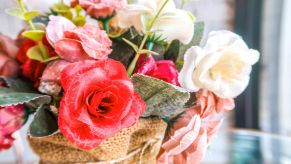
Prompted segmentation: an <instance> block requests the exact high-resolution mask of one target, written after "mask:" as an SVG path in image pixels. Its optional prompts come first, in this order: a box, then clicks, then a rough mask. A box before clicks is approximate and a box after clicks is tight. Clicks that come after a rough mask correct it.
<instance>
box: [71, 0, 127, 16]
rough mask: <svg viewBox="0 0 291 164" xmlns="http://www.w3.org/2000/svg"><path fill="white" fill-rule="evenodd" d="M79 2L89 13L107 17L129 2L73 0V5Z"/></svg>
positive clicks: (117, 0) (119, 0) (122, 0)
mask: <svg viewBox="0 0 291 164" xmlns="http://www.w3.org/2000/svg"><path fill="white" fill-rule="evenodd" d="M77 4H79V5H80V6H81V7H82V8H83V9H85V10H86V12H87V14H88V15H91V16H92V17H95V18H100V17H101V18H106V17H109V16H111V15H113V13H114V12H115V11H116V10H117V9H119V8H121V7H122V6H124V5H126V4H127V1H126V0H73V1H72V3H71V6H73V7H74V6H76V5H77Z"/></svg>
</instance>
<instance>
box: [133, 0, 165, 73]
mask: <svg viewBox="0 0 291 164" xmlns="http://www.w3.org/2000/svg"><path fill="white" fill-rule="evenodd" d="M168 2H169V0H166V1H165V2H164V3H163V5H162V7H161V8H160V9H159V11H158V12H157V14H156V15H155V17H154V19H153V20H152V22H151V24H150V26H149V28H148V29H147V32H145V35H144V38H143V40H142V42H141V44H140V46H139V51H140V50H142V49H143V47H144V46H145V44H146V41H147V39H148V37H149V35H150V31H151V29H152V27H153V26H154V24H155V23H156V21H157V19H158V17H159V16H160V14H161V13H162V11H163V9H164V8H165V6H166V5H167V3H168ZM152 46H153V45H152ZM140 55H141V54H139V52H136V55H135V57H134V59H133V60H132V61H131V63H130V65H129V67H128V68H127V74H128V76H129V77H130V76H131V75H132V73H133V71H134V69H135V66H136V63H137V61H138V59H139V57H140Z"/></svg>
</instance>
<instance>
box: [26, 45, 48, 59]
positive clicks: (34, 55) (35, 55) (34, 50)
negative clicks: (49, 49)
mask: <svg viewBox="0 0 291 164" xmlns="http://www.w3.org/2000/svg"><path fill="white" fill-rule="evenodd" d="M27 57H29V58H30V59H33V60H37V61H40V62H43V61H45V60H46V59H45V58H43V57H42V52H41V50H40V48H39V46H38V45H36V46H33V47H31V48H30V49H29V50H28V51H27Z"/></svg>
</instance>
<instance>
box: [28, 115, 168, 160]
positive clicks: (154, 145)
mask: <svg viewBox="0 0 291 164" xmlns="http://www.w3.org/2000/svg"><path fill="white" fill-rule="evenodd" d="M166 127H167V124H166V123H165V122H164V121H163V120H161V119H158V118H147V119H140V120H139V121H138V122H137V123H136V124H135V125H134V126H132V127H130V128H126V129H123V130H122V131H120V132H119V133H117V134H116V135H115V136H113V137H111V138H108V139H107V140H105V141H103V142H102V143H101V144H100V145H99V146H98V147H97V148H94V149H91V150H82V149H80V148H78V147H76V146H74V145H73V144H71V143H70V142H69V141H68V140H67V139H66V138H65V137H64V136H63V135H62V134H61V133H57V134H54V135H51V136H48V137H41V138H34V137H31V136H28V141H29V143H30V146H31V148H32V149H33V151H34V152H35V153H36V154H37V155H38V156H39V157H40V163H96V164H99V163H100V164H109V163H114V164H115V163H117V164H152V163H155V161H156V157H157V155H158V153H159V150H160V147H161V143H162V140H163V138H164V133H165V130H166Z"/></svg>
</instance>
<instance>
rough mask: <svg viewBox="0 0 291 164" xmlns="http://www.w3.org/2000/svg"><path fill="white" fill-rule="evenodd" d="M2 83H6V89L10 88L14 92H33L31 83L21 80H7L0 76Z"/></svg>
mask: <svg viewBox="0 0 291 164" xmlns="http://www.w3.org/2000/svg"><path fill="white" fill-rule="evenodd" d="M0 81H2V82H4V85H5V87H8V88H10V89H12V90H14V91H19V92H29V91H31V90H32V85H31V82H29V81H25V80H23V79H20V78H7V77H4V76H0Z"/></svg>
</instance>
